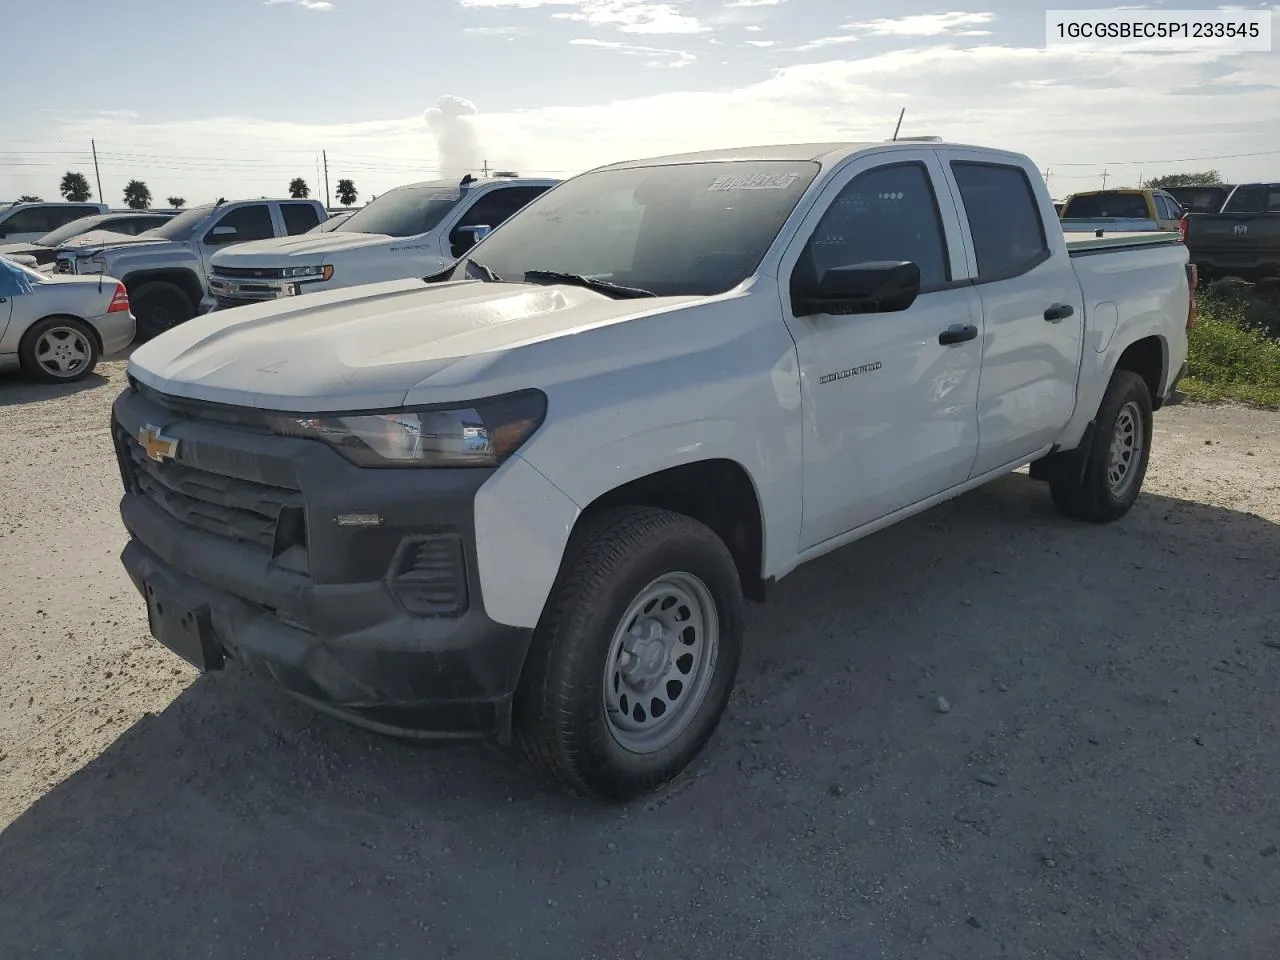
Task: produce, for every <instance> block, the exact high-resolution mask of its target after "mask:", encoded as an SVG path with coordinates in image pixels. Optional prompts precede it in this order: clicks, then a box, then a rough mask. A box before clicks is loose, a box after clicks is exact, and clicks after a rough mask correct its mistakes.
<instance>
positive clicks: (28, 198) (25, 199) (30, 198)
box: [14, 193, 44, 203]
mask: <svg viewBox="0 0 1280 960" xmlns="http://www.w3.org/2000/svg"><path fill="white" fill-rule="evenodd" d="M14 202H15V203H44V201H43V200H41V199H40V198H39V197H37V196H34V195H32V194H30V193H24V194H23V195H22V196H20V197H19V198H18V199H17V200H16V201H14Z"/></svg>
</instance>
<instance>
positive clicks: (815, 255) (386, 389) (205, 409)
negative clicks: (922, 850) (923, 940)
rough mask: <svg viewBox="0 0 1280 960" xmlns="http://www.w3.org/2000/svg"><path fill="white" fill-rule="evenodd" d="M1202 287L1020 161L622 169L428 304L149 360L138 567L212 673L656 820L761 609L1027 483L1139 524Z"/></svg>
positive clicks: (158, 344) (357, 298)
mask: <svg viewBox="0 0 1280 960" xmlns="http://www.w3.org/2000/svg"><path fill="white" fill-rule="evenodd" d="M1190 281H1191V270H1190V268H1189V266H1188V263H1187V251H1186V248H1185V246H1183V244H1182V242H1181V237H1180V235H1179V234H1177V233H1154V232H1153V233H1145V234H1137V235H1132V236H1112V237H1107V238H1095V237H1093V236H1086V237H1079V238H1068V237H1067V236H1066V235H1065V234H1064V233H1063V232H1062V231H1061V230H1060V229H1058V224H1057V218H1056V217H1055V216H1054V211H1053V206H1052V203H1051V200H1050V197H1049V194H1048V193H1047V191H1046V189H1045V186H1044V182H1043V179H1042V178H1041V176H1040V175H1039V173H1038V172H1037V170H1036V167H1035V164H1034V163H1032V161H1031V160H1030V159H1028V158H1027V157H1025V156H1023V155H1021V154H1016V153H1009V152H1004V151H1000V150H993V149H987V148H980V147H971V146H963V145H955V144H946V143H910V142H897V143H880V144H875V143H862V144H836V143H828V144H802V145H788V146H768V147H755V148H750V149H731V150H723V151H716V152H705V153H696V154H687V155H681V156H670V157H663V158H659V159H652V160H640V161H630V162H625V163H618V164H613V165H610V166H606V167H601V168H598V169H595V170H592V171H589V172H587V173H584V174H581V175H579V176H576V177H574V178H572V179H570V180H567V181H565V182H564V183H562V184H561V185H559V186H557V187H556V188H554V189H553V190H550V191H548V192H547V193H545V194H544V195H543V196H541V197H539V198H538V199H537V200H534V201H533V202H532V203H531V204H529V205H528V206H527V207H525V208H524V209H523V210H521V211H520V212H519V213H517V214H516V215H515V216H513V217H512V218H511V219H510V220H508V221H507V222H506V223H505V224H504V226H503V227H502V228H501V229H500V230H497V231H495V232H494V233H492V234H491V235H489V236H488V237H486V238H484V239H483V240H481V241H480V242H479V243H478V244H477V245H476V246H475V247H474V248H472V249H471V250H470V251H468V252H467V255H466V256H465V257H463V258H462V259H461V260H459V261H458V262H457V263H456V264H455V265H453V266H452V267H450V268H448V269H446V270H442V271H440V272H439V273H438V274H436V275H434V276H431V277H428V278H426V281H425V282H424V280H418V279H411V280H397V281H389V282H385V283H378V284H371V285H366V286H361V287H357V288H351V289H347V290H337V291H332V292H327V293H317V294H313V295H309V296H307V297H300V298H291V299H288V300H283V301H277V302H273V303H263V304H257V305H254V306H248V307H243V308H238V309H235V310H229V311H225V312H222V311H218V312H215V313H211V314H206V315H204V316H202V317H198V318H196V319H195V320H192V321H191V322H189V323H187V324H184V325H183V326H181V327H178V328H175V329H174V330H171V331H169V332H168V333H165V334H163V335H161V336H160V337H158V338H156V339H155V340H153V341H151V342H150V343H148V344H146V345H144V346H142V347H141V348H139V349H138V350H137V351H135V352H134V353H133V355H132V358H131V359H130V361H129V366H128V381H129V382H128V386H127V388H126V389H125V390H124V391H123V392H122V393H121V394H120V396H119V397H118V398H117V399H116V401H115V404H114V408H113V415H112V433H113V437H114V442H115V446H116V451H117V455H118V459H119V464H120V472H121V476H122V478H123V484H124V495H123V498H122V500H121V504H120V509H121V514H122V517H123V519H124V523H125V526H126V527H127V529H128V531H129V535H130V539H129V542H128V544H127V546H126V547H125V548H124V551H123V553H122V558H121V559H122V562H123V564H124V566H125V568H126V569H127V571H128V573H129V575H130V577H131V579H132V580H133V582H134V584H135V585H136V587H137V589H138V590H139V591H140V593H141V594H142V595H143V597H144V598H145V602H146V607H147V610H148V615H149V621H150V629H151V632H152V634H153V635H154V636H155V637H156V638H157V639H158V640H159V642H160V643H162V644H163V645H165V646H166V647H168V648H170V649H171V650H173V651H174V652H175V653H177V654H179V655H181V656H182V657H185V658H186V659H188V660H189V661H191V662H192V663H194V664H195V665H196V666H198V667H200V668H201V669H204V670H214V669H218V668H221V667H222V666H223V665H224V663H225V662H227V661H228V660H229V659H234V660H236V661H239V662H240V663H241V664H243V665H244V666H246V667H248V668H249V670H250V671H252V672H254V673H257V674H258V675H260V676H263V677H266V678H270V679H271V680H273V681H275V682H276V683H278V684H279V685H280V686H281V687H283V688H284V689H285V690H287V691H289V692H290V693H292V694H293V695H295V696H297V697H300V698H302V699H303V700H305V701H307V702H309V703H311V704H313V705H315V706H317V707H319V708H320V709H323V710H326V711H329V712H332V713H334V714H336V715H339V716H342V717H345V718H347V719H349V720H352V721H354V722H356V723H359V724H363V725H365V726H367V727H369V728H372V729H375V730H380V731H385V732H388V733H396V734H402V735H419V736H422V735H435V736H466V735H477V734H478V735H490V736H496V737H497V739H498V740H499V741H500V742H503V743H508V742H511V741H513V740H514V741H516V742H518V743H519V744H520V745H522V746H523V748H524V753H525V755H526V756H527V757H528V758H529V759H531V760H532V761H533V762H534V763H535V764H536V765H537V766H539V767H540V768H542V769H543V770H544V771H546V772H547V773H549V774H550V775H551V776H552V777H553V778H555V779H556V780H557V781H558V782H559V783H561V784H563V785H565V786H567V787H569V788H570V789H572V790H575V791H577V792H581V793H586V794H593V795H597V796H604V797H609V798H615V799H622V798H628V797H633V796H636V795H638V794H641V793H643V792H644V791H646V790H648V789H651V788H653V787H655V786H656V785H658V784H661V783H663V782H664V781H667V780H668V779H670V778H671V777H673V776H674V775H675V774H676V773H677V772H679V771H680V770H681V769H682V768H684V767H685V766H686V764H688V763H689V762H690V761H691V760H692V759H693V758H694V757H695V755H697V754H698V752H699V751H700V750H701V749H702V748H703V746H704V745H705V744H706V742H707V741H708V739H709V738H710V737H711V735H712V732H713V731H714V729H715V728H716V726H717V724H718V723H719V720H720V717H721V714H722V713H723V711H724V709H725V705H726V703H727V702H728V699H729V695H730V691H731V689H732V687H733V685H734V679H735V675H736V671H737V668H738V661H739V654H740V651H741V648H742V636H743V627H744V623H745V614H744V597H747V598H750V599H753V600H763V599H764V594H765V587H766V585H767V583H768V582H769V581H774V580H777V579H779V578H781V577H783V576H786V575H787V574H788V573H790V572H791V571H793V570H795V569H796V568H797V567H799V566H800V565H801V564H803V563H805V562H807V561H809V560H812V559H814V558H815V557H819V556H822V555H823V554H826V553H827V552H829V551H831V550H834V549H836V548H838V547H840V546H842V545H844V544H847V543H849V542H851V541H853V540H856V539H858V538H860V537H864V536H866V535H867V534H869V533H871V532H873V531H875V530H878V529H881V528H883V527H885V526H887V525H889V524H892V523H894V522H896V521H898V520H901V519H903V518H904V517H907V516H910V515H912V514H914V513H917V512H918V511H921V510H924V509H926V508H928V507H930V506H932V505H934V504H937V503H940V502H942V501H944V500H946V499H948V498H951V497H954V496H956V495H957V494H960V493H963V492H964V491H966V490H971V489H973V488H974V487H976V486H978V485H979V484H983V483H986V482H987V481H989V480H991V479H993V478H996V477H999V476H1001V475H1003V474H1006V473H1008V472H1009V471H1012V470H1014V469H1016V468H1018V467H1020V466H1022V465H1025V464H1030V465H1031V475H1032V476H1033V477H1035V478H1038V479H1040V480H1043V481H1045V482H1047V484H1048V487H1049V490H1050V492H1051V494H1052V497H1053V500H1054V501H1055V502H1056V503H1057V505H1058V506H1059V507H1060V508H1061V510H1063V511H1064V512H1065V513H1067V514H1068V515H1070V516H1072V517H1077V518H1080V519H1082V520H1085V521H1093V522H1107V521H1114V520H1117V519H1119V518H1120V517H1122V516H1124V514H1125V513H1126V512H1127V511H1128V510H1129V509H1130V507H1131V506H1132V505H1133V503H1134V501H1135V499H1136V498H1137V497H1138V493H1139V490H1140V489H1141V486H1142V482H1143V477H1144V475H1145V471H1146V468H1147V457H1148V453H1149V450H1150V445H1151V438H1152V411H1153V410H1154V409H1156V408H1158V407H1160V405H1161V404H1162V403H1163V402H1164V400H1165V399H1166V398H1167V397H1168V396H1169V395H1170V394H1171V392H1172V391H1173V389H1174V385H1175V383H1176V381H1177V378H1178V376H1179V375H1180V371H1181V370H1183V369H1184V367H1185V363H1184V361H1185V356H1186V336H1187V327H1188V325H1189V324H1190V323H1191V322H1192V320H1193V311H1194V288H1193V286H1192V285H1191V282H1190Z"/></svg>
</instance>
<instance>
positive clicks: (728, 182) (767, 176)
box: [707, 173, 800, 190]
mask: <svg viewBox="0 0 1280 960" xmlns="http://www.w3.org/2000/svg"><path fill="white" fill-rule="evenodd" d="M799 176H800V174H798V173H753V174H735V173H730V174H725V175H724V176H722V177H716V178H715V179H714V180H712V181H711V186H709V187H707V189H708V190H785V189H787V187H789V186H791V185H792V184H793V183H795V182H796V180H797V179H798V178H799Z"/></svg>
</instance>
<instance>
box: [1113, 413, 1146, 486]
mask: <svg viewBox="0 0 1280 960" xmlns="http://www.w3.org/2000/svg"><path fill="white" fill-rule="evenodd" d="M1142 430H1143V426H1142V410H1141V409H1140V408H1139V407H1138V404H1137V403H1136V402H1135V401H1133V400H1130V401H1129V402H1128V403H1126V404H1125V405H1124V406H1123V407H1121V408H1120V412H1119V413H1118V414H1117V415H1116V422H1115V426H1114V427H1112V429H1111V450H1110V453H1109V455H1108V457H1107V487H1108V488H1109V489H1110V490H1111V495H1112V496H1113V497H1115V498H1117V499H1122V498H1123V497H1124V496H1125V495H1126V494H1128V493H1129V490H1130V489H1131V488H1132V487H1133V483H1134V480H1135V479H1136V477H1137V475H1138V458H1139V457H1140V456H1141V455H1142V442H1143V436H1142Z"/></svg>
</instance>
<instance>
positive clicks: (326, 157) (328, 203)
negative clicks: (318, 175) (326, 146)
mask: <svg viewBox="0 0 1280 960" xmlns="http://www.w3.org/2000/svg"><path fill="white" fill-rule="evenodd" d="M320 156H322V157H324V207H325V209H326V210H328V209H329V208H330V207H331V206H333V201H331V200H330V199H329V151H327V150H321V151H320Z"/></svg>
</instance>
